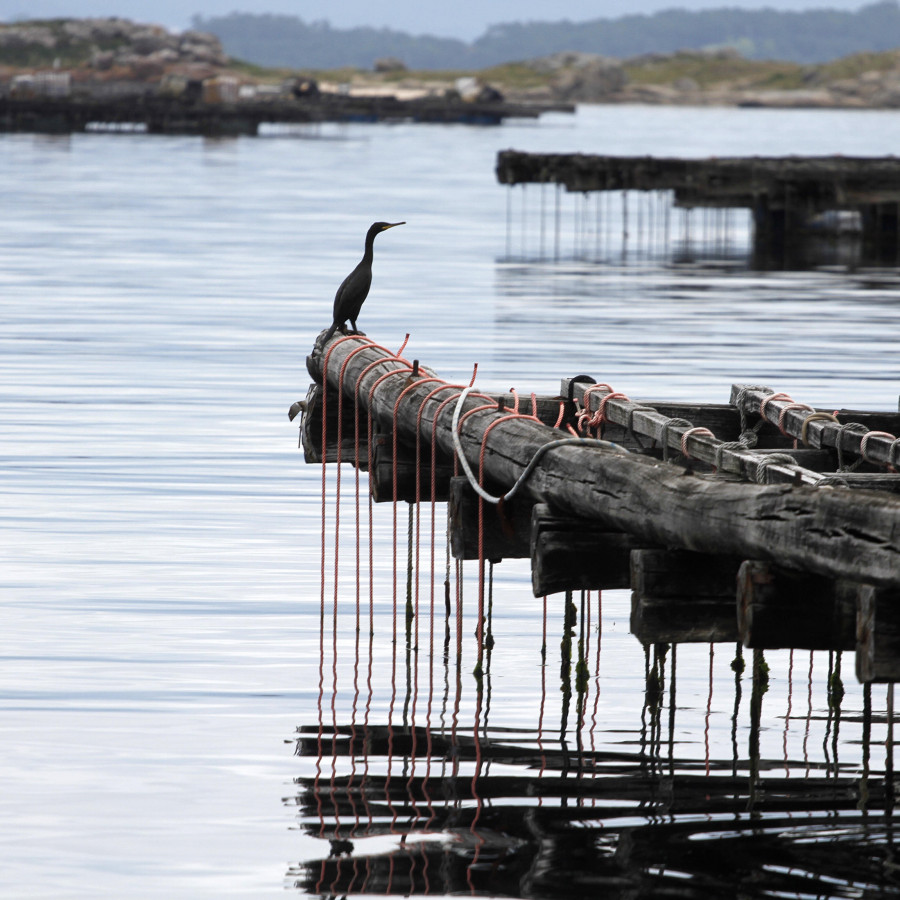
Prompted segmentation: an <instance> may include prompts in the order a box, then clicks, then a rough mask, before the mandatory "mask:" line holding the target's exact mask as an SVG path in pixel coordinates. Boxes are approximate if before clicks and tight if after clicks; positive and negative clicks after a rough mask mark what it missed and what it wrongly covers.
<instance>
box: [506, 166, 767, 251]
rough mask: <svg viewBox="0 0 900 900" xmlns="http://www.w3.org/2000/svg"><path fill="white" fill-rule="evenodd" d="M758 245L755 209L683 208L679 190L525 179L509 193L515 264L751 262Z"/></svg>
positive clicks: (509, 248) (509, 226) (508, 219)
mask: <svg viewBox="0 0 900 900" xmlns="http://www.w3.org/2000/svg"><path fill="white" fill-rule="evenodd" d="M551 191H552V193H553V196H552V198H551V199H549V200H548V196H547V195H548V192H551ZM535 193H536V194H537V199H536V200H535V199H534V195H535ZM752 250H753V221H752V216H751V215H750V212H749V210H745V209H720V208H709V207H701V208H698V209H694V208H692V207H687V206H676V205H675V196H674V193H673V192H672V191H665V190H652V191H637V190H622V191H593V192H590V193H572V194H567V192H566V191H565V189H564V188H563V187H562V186H561V185H558V184H557V185H549V184H538V185H528V184H524V183H523V184H519V185H515V186H513V187H509V188H507V192H506V259H507V261H511V262H560V261H564V260H577V261H581V262H591V263H600V264H608V265H631V266H643V267H654V266H659V265H660V264H667V263H677V264H681V265H684V264H709V263H716V264H722V263H726V262H728V263H733V264H736V265H737V264H742V265H746V264H747V262H748V261H749V260H750V258H751V255H752Z"/></svg>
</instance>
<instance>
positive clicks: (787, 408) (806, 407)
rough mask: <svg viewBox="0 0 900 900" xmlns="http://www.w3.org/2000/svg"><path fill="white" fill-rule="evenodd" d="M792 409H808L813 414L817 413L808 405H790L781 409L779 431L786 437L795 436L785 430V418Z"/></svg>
mask: <svg viewBox="0 0 900 900" xmlns="http://www.w3.org/2000/svg"><path fill="white" fill-rule="evenodd" d="M792 409H806V410H809V412H811V413H814V412H815V410H814V409H813V408H812V407H811V406H809V405H808V404H806V403H788V405H787V406H783V407H782V408H781V412H780V413H779V414H778V430H779V431H780V432H781V433H782V435H784V437H793V435H790V434H788V433H787V432H786V431H785V430H784V417H785V416H786V415H787V413H788V412H790V410H792Z"/></svg>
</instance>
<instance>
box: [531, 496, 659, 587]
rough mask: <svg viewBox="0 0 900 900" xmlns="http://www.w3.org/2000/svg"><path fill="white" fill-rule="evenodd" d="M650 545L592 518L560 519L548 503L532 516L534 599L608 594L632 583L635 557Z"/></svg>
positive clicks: (532, 580)
mask: <svg viewBox="0 0 900 900" xmlns="http://www.w3.org/2000/svg"><path fill="white" fill-rule="evenodd" d="M645 544H646V542H645V541H641V540H640V538H636V537H634V535H631V534H628V533H627V532H624V531H610V529H609V528H608V527H606V526H604V525H603V524H602V523H600V522H597V521H595V520H591V519H576V518H573V517H572V516H564V515H560V514H559V513H557V512H554V511H553V509H552V508H551V507H550V506H548V505H547V504H546V503H535V505H534V507H533V508H532V512H531V546H530V551H531V588H532V591H533V592H534V595H535V597H541V596H545V595H547V594H555V593H559V592H562V591H573V590H581V591H606V590H613V589H614V588H627V587H628V586H629V585H630V584H631V554H632V551H633V550H639V549H641V548H642V547H643V546H644V545H645Z"/></svg>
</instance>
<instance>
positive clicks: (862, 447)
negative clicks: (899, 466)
mask: <svg viewBox="0 0 900 900" xmlns="http://www.w3.org/2000/svg"><path fill="white" fill-rule="evenodd" d="M870 437H884V438H890V439H891V449H892V450H893V448H894V443H895V442H896V441H897V436H896V435H893V434H891V433H890V432H887V431H867V432H866V433H865V434H864V435H863V439H862V441H861V442H860V445H859V452H860V455H861V456H862V458H863V459H864V460H865V461H866V462H870V460H869V457H868V456H867V455H866V444H868V443H869V438H870Z"/></svg>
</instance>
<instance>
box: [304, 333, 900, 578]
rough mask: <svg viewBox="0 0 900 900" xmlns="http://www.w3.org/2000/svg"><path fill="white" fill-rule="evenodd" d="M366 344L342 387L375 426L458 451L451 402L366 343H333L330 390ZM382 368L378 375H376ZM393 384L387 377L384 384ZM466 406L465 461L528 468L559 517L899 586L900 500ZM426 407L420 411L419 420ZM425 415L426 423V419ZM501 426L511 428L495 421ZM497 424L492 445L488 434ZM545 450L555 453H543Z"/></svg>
mask: <svg viewBox="0 0 900 900" xmlns="http://www.w3.org/2000/svg"><path fill="white" fill-rule="evenodd" d="M360 342H365V343H366V344H367V346H365V347H364V348H363V350H361V351H360V352H359V353H356V354H355V355H353V357H352V358H351V359H349V361H348V364H347V371H346V373H345V379H344V380H345V385H354V384H355V383H356V380H357V379H360V380H361V384H360V388H361V390H360V397H361V400H362V401H363V402H364V404H365V405H366V407H367V408H369V405H370V401H369V391H370V390H371V389H373V387H374V385H375V383H376V381H379V379H380V383H379V385H378V387H377V388H375V389H374V394H373V397H372V401H371V408H370V409H369V412H370V415H372V416H373V418H374V419H375V420H376V421H377V422H378V423H384V424H385V426H386V427H393V413H394V405H395V403H396V402H397V400H398V398H399V397H400V394H401V393H403V392H404V391H406V393H405V394H404V397H403V401H402V402H401V403H400V405H399V408H398V419H397V427H398V428H400V429H402V433H403V434H404V435H405V436H406V437H405V440H406V441H407V443H409V442H410V441H414V436H415V433H416V429H417V428H418V429H419V431H420V434H421V440H422V446H426V445H428V442H429V441H430V440H431V436H432V433H433V434H434V439H435V441H436V443H437V446H438V449H440V450H441V451H443V452H444V453H446V454H450V453H452V452H453V438H452V418H453V406H454V405H455V401H454V402H452V403H446V404H443V410H442V412H441V414H440V415H439V416H436V412H437V410H438V408H439V407H440V406H441V405H442V403H443V401H444V400H446V399H447V397H448V396H450V397H452V396H453V392H452V391H445V392H442V393H441V394H440V395H438V396H432V397H431V399H426V398H428V396H429V393H430V392H432V391H433V390H434V382H433V381H430V380H428V379H424V378H423V379H420V380H419V381H416V380H415V379H411V378H410V369H411V366H410V365H409V364H408V363H405V362H403V361H400V360H397V359H395V358H393V357H392V356H391V354H390V353H389V352H388V351H385V350H383V349H380V348H378V347H376V346H375V345H373V344H372V343H371V342H370V341H368V339H367V338H363V337H358V336H356V337H350V338H340V337H335V338H333V339H332V341H331V342H330V343H329V344H328V345H327V346H328V348H333V351H332V357H331V363H330V365H329V366H328V372H327V380H328V382H329V384H331V385H332V386H334V387H337V380H338V377H337V376H338V371H339V369H340V368H341V366H342V364H343V362H344V361H347V357H348V356H349V354H350V348H351V347H358V346H359V343H360ZM322 349H323V348H322V346H321V343H320V344H319V345H318V346H317V348H316V349H314V351H313V353H312V354H311V355H310V357H309V358H308V361H307V365H308V368H309V370H310V373H311V374H312V376H313V378H314V379H316V380H318V381H321V380H322V378H323V372H322V367H323V354H322ZM374 363H377V364H378V365H377V366H375V368H374V369H373V368H371V364H374ZM385 376H386V377H385ZM484 405H486V404H485V401H484V400H482V399H479V398H477V397H474V396H470V397H468V398H467V399H466V401H465V403H464V404H463V407H464V409H465V410H466V411H467V415H466V418H465V419H464V420H461V422H460V427H459V434H460V440H461V442H462V449H463V453H464V455H465V457H466V459H467V460H468V462H469V464H470V465H471V466H472V467H474V471H475V472H476V474H477V472H478V468H479V458H480V457H481V452H482V444H484V456H483V460H484V471H485V475H486V477H487V478H488V479H489V480H490V481H491V482H492V483H495V484H502V485H509V486H511V485H513V484H515V483H516V482H517V480H518V479H519V477H520V476H521V475H522V474H523V473H524V472H525V469H526V467H528V466H529V464H532V461H533V459H534V458H535V456H536V454H537V453H538V451H540V452H541V454H542V455H541V456H540V457H539V458H538V461H537V462H536V463H534V464H533V467H532V470H531V474H530V475H529V477H528V478H527V480H526V481H525V482H524V483H523V484H522V486H521V488H520V493H521V494H522V496H523V498H528V499H530V500H531V501H540V502H550V503H552V505H553V506H554V507H556V508H557V509H559V510H560V511H562V512H565V513H568V514H571V515H574V516H581V517H585V518H596V519H598V520H599V521H602V522H604V523H605V524H607V525H608V526H609V527H610V528H612V529H615V530H622V531H628V532H630V533H632V534H634V535H636V536H638V537H640V538H642V539H643V540H646V541H649V542H651V543H653V544H658V545H661V546H669V547H674V548H683V549H690V550H696V551H700V552H709V553H718V554H723V555H734V556H740V557H742V558H744V559H768V560H773V561H777V562H779V563H780V564H781V565H784V566H786V567H791V568H801V569H806V570H808V571H810V572H814V573H819V574H822V575H828V576H830V577H834V578H847V579H849V580H854V581H860V582H863V583H870V584H875V585H880V586H892V585H897V584H898V582H900V500H898V499H897V498H894V497H893V496H891V495H887V494H883V493H877V492H875V491H852V492H851V491H846V490H841V489H833V490H812V489H809V488H806V487H803V486H794V485H792V484H791V485H788V484H769V485H756V484H741V483H734V482H727V481H723V480H720V479H715V478H706V477H701V476H698V475H690V474H685V473H683V472H682V471H681V470H679V469H676V468H675V467H672V466H666V465H662V464H660V463H658V462H657V461H655V460H652V459H648V458H645V457H642V456H640V455H638V454H625V453H621V452H616V451H614V450H610V449H606V448H605V447H603V446H598V445H597V444H596V443H591V442H587V441H577V440H573V441H572V442H571V443H565V444H560V443H558V442H559V432H558V431H555V430H554V429H552V428H549V427H547V426H545V425H542V424H540V423H538V422H535V421H534V420H532V419H528V418H509V417H508V415H507V414H504V413H498V412H497V411H496V409H495V408H494V407H493V405H491V408H490V409H483V410H480V411H475V410H476V408H477V407H479V406H484ZM420 408H421V409H420ZM420 412H421V415H420ZM501 419H503V421H502V422H501V421H499V420H501ZM495 422H497V423H499V424H497V425H496V426H495V427H493V430H492V431H491V432H490V434H488V435H487V436H486V437H485V432H486V429H487V428H488V426H491V425H492V424H493V423H495ZM545 445H552V449H547V450H544V449H542V448H544V447H545Z"/></svg>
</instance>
